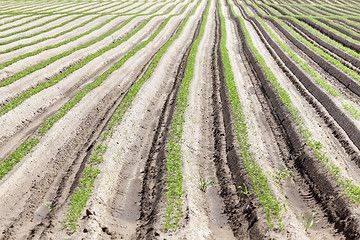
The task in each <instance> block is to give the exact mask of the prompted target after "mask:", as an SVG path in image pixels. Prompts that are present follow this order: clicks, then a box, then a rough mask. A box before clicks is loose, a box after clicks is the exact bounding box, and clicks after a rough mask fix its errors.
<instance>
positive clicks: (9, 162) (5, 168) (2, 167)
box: [0, 3, 179, 179]
mask: <svg viewBox="0 0 360 240" xmlns="http://www.w3.org/2000/svg"><path fill="white" fill-rule="evenodd" d="M178 4H179V3H178ZM178 4H176V5H175V6H173V7H172V8H171V9H170V10H169V11H168V12H170V11H171V10H172V9H174V8H175V7H176V6H177V5H178ZM168 12H167V13H168ZM167 13H163V14H160V15H165V14H167ZM155 16H159V15H153V16H152V18H153V17H155ZM144 26H145V25H144V24H143V25H142V26H141V27H142V28H143V27H144ZM139 30H140V29H138V30H137V31H136V30H135V31H134V32H132V33H131V34H130V35H128V36H126V37H125V38H124V39H126V40H128V39H129V38H130V37H131V36H133V35H134V34H135V33H136V32H138V31H139ZM124 39H123V40H122V41H119V42H116V43H114V45H112V47H115V46H118V45H120V43H122V42H124V41H126V40H124ZM140 46H141V45H140ZM134 53H135V51H134V50H133V51H131V52H130V53H128V54H127V55H125V56H124V57H123V58H122V61H125V60H124V59H126V60H127V59H128V58H130V57H131V56H132V55H133V54H134ZM100 54H101V53H100ZM95 57H96V56H95V55H93V56H92V57H88V59H87V62H90V61H91V60H92V59H94V58H95ZM87 62H86V63H87ZM121 64H122V62H121ZM84 65H85V64H82V65H76V66H73V67H72V68H71V69H68V70H67V71H65V72H63V73H62V74H61V75H59V76H57V77H56V78H55V79H52V82H50V83H49V84H52V85H54V84H55V83H56V82H58V81H60V80H61V79H62V78H64V77H65V76H67V75H69V74H70V73H72V72H74V71H75V70H77V69H80V68H81V67H83V66H84ZM116 66H117V65H114V66H112V67H111V68H110V69H109V70H107V71H106V72H105V73H104V74H103V75H101V76H102V77H99V78H98V79H97V80H96V81H95V82H93V83H91V84H89V85H87V87H86V89H84V90H82V91H80V92H78V93H77V94H76V96H75V97H74V99H72V100H71V101H69V102H67V103H66V104H65V105H64V106H63V107H61V108H60V110H59V111H58V113H56V114H54V115H53V116H51V117H49V118H48V119H46V121H45V122H44V123H43V124H42V125H41V127H40V128H39V129H38V130H37V132H36V134H35V135H36V136H34V137H31V138H29V139H28V140H27V141H25V142H23V143H22V144H21V145H20V147H18V148H17V149H16V150H15V152H14V153H12V154H10V155H9V156H8V157H7V158H6V159H5V160H4V161H3V162H1V163H0V179H1V178H2V177H3V176H5V174H6V173H8V172H9V171H10V170H11V169H12V168H13V167H14V166H15V165H16V164H17V163H18V162H19V161H20V160H21V159H22V158H23V157H24V156H25V155H26V154H28V153H29V152H30V151H31V150H32V149H33V148H34V147H35V146H36V145H37V144H38V143H39V141H40V139H41V138H42V136H43V135H45V133H46V132H48V131H49V130H50V128H51V127H52V126H53V125H54V124H55V123H56V122H57V121H58V120H59V119H60V118H62V117H63V116H65V114H66V113H67V112H68V111H70V110H71V109H72V108H73V107H74V106H75V105H76V104H77V103H78V102H79V101H80V100H81V99H82V98H83V97H84V96H85V95H87V94H88V93H89V92H90V91H91V90H93V89H94V88H96V87H97V86H99V85H100V84H101V83H102V82H103V81H104V80H105V79H106V77H107V76H108V75H109V74H110V73H111V72H113V71H114V70H115V68H116ZM119 67H120V66H119ZM45 87H46V86H45ZM37 91H39V89H38V90H37Z"/></svg>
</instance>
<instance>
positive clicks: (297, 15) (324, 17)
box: [263, 4, 360, 34]
mask: <svg viewBox="0 0 360 240" xmlns="http://www.w3.org/2000/svg"><path fill="white" fill-rule="evenodd" d="M263 5H264V4H263ZM267 5H269V6H272V5H275V6H277V7H278V8H281V9H282V10H283V11H285V12H287V14H288V15H287V16H282V17H291V16H295V17H302V18H311V19H314V17H313V16H309V15H303V14H302V13H300V12H299V11H298V10H296V9H295V8H292V10H293V11H294V12H297V14H296V15H294V14H293V13H291V12H290V11H288V10H287V9H286V8H284V7H283V5H279V4H267ZM346 6H347V5H346ZM302 9H304V8H302ZM305 10H307V9H305ZM312 13H313V14H316V15H317V16H316V18H323V19H326V20H328V21H329V22H331V23H333V24H335V25H337V26H339V27H341V28H344V29H346V30H350V31H351V32H352V33H354V34H358V33H357V32H355V31H353V30H351V29H349V28H345V27H344V26H343V25H341V24H338V23H336V22H334V21H333V20H331V19H332V18H336V19H340V20H343V21H346V22H348V23H349V24H352V25H354V26H357V27H360V24H359V23H357V22H355V21H351V20H350V19H349V18H348V17H351V16H348V17H345V16H337V15H331V16H324V15H319V14H318V13H315V12H312ZM279 16H280V15H279Z"/></svg>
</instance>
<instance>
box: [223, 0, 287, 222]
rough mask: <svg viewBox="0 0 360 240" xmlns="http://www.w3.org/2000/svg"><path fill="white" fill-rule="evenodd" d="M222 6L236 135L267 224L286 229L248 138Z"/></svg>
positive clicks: (228, 84) (226, 63)
mask: <svg viewBox="0 0 360 240" xmlns="http://www.w3.org/2000/svg"><path fill="white" fill-rule="evenodd" d="M221 9H222V7H221V4H220V17H221V43H220V47H221V57H222V62H223V65H224V69H225V81H226V87H227V91H228V96H229V100H230V105H231V109H232V113H233V117H234V125H235V130H236V136H237V139H238V143H239V146H240V152H241V156H242V159H243V162H244V165H245V169H246V171H247V173H248V174H249V176H250V179H251V182H252V189H253V190H252V191H253V192H254V193H255V194H256V196H257V197H258V199H259V200H260V203H261V205H262V208H263V209H264V211H265V213H266V219H267V224H268V225H269V227H270V228H273V227H274V225H275V223H277V224H278V227H279V228H280V229H282V228H283V227H284V223H283V221H282V216H281V209H282V207H281V204H280V202H279V201H278V200H277V199H276V197H275V196H274V195H273V193H272V192H271V190H270V188H269V182H268V179H267V177H266V175H265V174H264V173H263V171H262V169H261V168H260V167H259V166H258V165H257V163H256V160H255V158H254V155H253V153H252V151H251V149H250V148H251V144H250V142H249V137H248V134H249V132H248V129H247V123H246V116H245V114H244V113H243V106H242V104H241V102H240V98H239V95H238V92H237V89H236V84H235V80H234V73H233V71H232V67H231V62H230V58H229V54H228V49H227V47H226V38H227V37H226V33H227V30H226V26H225V17H224V15H223V13H222V10H221ZM240 20H241V24H242V27H243V29H244V30H246V29H245V23H244V20H243V19H242V18H240ZM245 32H246V36H247V39H246V40H247V41H248V43H249V45H250V42H249V40H250V41H251V39H250V38H249V37H250V36H249V33H248V32H247V31H245Z"/></svg>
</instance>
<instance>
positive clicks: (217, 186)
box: [0, 0, 360, 240]
mask: <svg viewBox="0 0 360 240" xmlns="http://www.w3.org/2000/svg"><path fill="white" fill-rule="evenodd" d="M269 2H270V3H269ZM280 2H281V3H280ZM284 2H288V4H284ZM294 2H295V1H275V0H272V1H233V0H231V1H229V0H220V1H215V0H194V1H124V2H119V1H91V2H88V1H79V2H78V1H77V2H75V1H69V2H62V1H46V2H45V1H43V2H40V1H36V2H31V3H30V2H28V1H17V2H11V1H1V4H0V13H1V15H0V64H1V65H0V108H1V109H0V163H4V162H6V161H7V159H9V156H11V154H13V153H14V152H16V151H17V149H20V148H21V146H22V144H23V143H24V142H25V141H27V140H29V139H31V138H33V137H35V138H37V139H39V142H38V143H37V144H35V145H34V146H32V147H31V150H30V151H28V153H26V154H24V156H22V157H21V158H20V160H19V161H18V162H17V163H16V164H14V167H13V168H12V169H9V171H8V172H6V174H3V175H2V177H1V179H0V193H1V194H0V235H1V239H6V240H7V239H327V240H328V239H358V238H360V212H359V208H358V206H357V205H356V203H354V201H352V200H351V199H349V197H348V195H347V194H346V192H345V191H344V189H343V188H342V187H341V186H340V185H339V182H338V181H337V179H335V178H334V177H333V176H332V175H331V174H330V173H329V172H328V171H327V170H326V168H325V167H324V165H323V164H322V163H321V162H320V160H318V159H317V157H316V156H315V154H314V153H313V152H312V150H311V149H310V147H309V146H308V145H307V143H306V141H305V139H304V136H302V134H301V132H300V130H299V127H298V125H297V123H296V121H295V120H294V119H293V118H292V116H291V114H290V112H289V110H288V109H286V107H285V106H284V104H283V103H282V102H281V99H280V97H279V95H278V94H277V92H276V89H275V87H274V86H273V85H271V83H270V81H269V80H268V79H267V77H266V75H265V72H264V70H263V69H262V68H261V66H260V64H259V62H258V61H257V60H256V58H255V55H254V53H253V52H252V51H251V49H250V47H249V44H248V42H247V41H246V34H245V32H244V27H245V28H246V29H247V31H248V33H249V35H250V37H251V39H252V41H253V44H254V46H255V48H256V49H258V52H259V54H261V56H263V58H264V59H265V64H266V65H267V66H268V67H269V69H270V70H271V71H272V72H273V73H274V75H275V77H276V79H277V81H278V82H279V83H280V85H281V87H282V88H283V89H285V90H286V92H287V93H288V94H289V96H290V99H291V101H292V103H293V106H294V107H295V108H296V109H298V111H299V113H300V115H301V117H302V121H303V123H304V125H305V126H306V127H307V129H309V131H310V132H311V133H312V136H313V137H314V139H316V140H317V141H319V142H321V144H322V147H323V149H324V151H325V152H326V154H327V156H329V159H330V160H329V161H330V162H331V163H332V164H334V165H335V166H337V167H338V169H340V170H339V171H340V172H341V174H342V176H344V178H345V179H351V180H353V183H354V184H357V185H359V183H360V169H359V166H360V165H359V162H360V155H359V154H360V150H359V149H360V120H359V118H360V117H359V118H356V117H355V116H354V115H351V114H350V113H349V111H347V110H346V109H345V108H343V105H342V103H343V102H346V103H348V104H351V105H352V106H353V108H354V109H355V111H359V110H360V83H359V82H358V80H356V79H355V78H354V77H352V76H350V75H349V74H347V73H345V72H344V71H343V70H342V69H340V68H339V67H337V66H335V65H334V64H332V63H330V62H329V61H328V60H327V59H325V58H324V57H322V56H320V55H319V54H318V53H316V52H315V50H314V49H312V48H310V47H308V46H306V45H305V44H303V43H301V42H300V41H299V40H298V39H297V38H295V37H293V35H292V34H291V33H289V32H287V30H286V28H284V27H283V26H282V25H280V24H279V23H278V21H277V20H274V19H275V18H273V17H272V16H273V15H275V13H277V14H278V15H279V16H280V17H279V18H280V19H283V20H284V22H285V23H286V24H288V25H289V26H291V27H292V28H293V29H294V30H295V31H296V32H297V33H298V34H300V35H302V36H303V37H304V38H306V39H307V40H309V41H310V42H311V43H313V44H314V45H316V46H318V47H319V48H320V49H322V50H323V51H324V52H327V53H328V54H331V56H332V57H334V58H335V59H337V60H338V61H339V62H341V63H342V64H344V65H345V66H347V67H348V68H349V69H352V70H353V71H354V72H355V73H356V74H359V73H360V70H359V69H360V64H359V61H360V59H359V58H356V57H353V55H351V54H349V52H347V51H344V50H340V49H338V48H337V47H334V46H335V45H332V44H331V43H329V42H326V41H325V40H322V38H320V37H319V36H315V34H313V33H312V32H310V31H309V30H308V29H307V28H305V27H304V26H302V25H300V24H299V23H297V22H295V20H292V19H291V18H288V17H286V14H289V12H290V13H293V14H299V13H302V14H303V15H305V14H306V13H309V14H310V13H311V14H315V13H317V14H321V15H323V16H328V15H329V14H336V13H334V12H332V11H334V9H333V8H334V6H338V7H341V8H340V9H342V10H341V11H339V12H338V14H339V15H341V14H345V13H347V14H349V15H356V14H358V13H359V12H360V7H359V5H358V4H357V3H356V1H351V3H344V1H340V0H331V1H326V3H325V1H305V0H304V1H296V2H299V3H300V2H301V3H303V4H304V6H303V7H302V8H300V7H298V6H297V5H296V4H294ZM309 2H313V3H315V4H318V5H321V6H323V7H322V8H319V9H318V10H317V12H315V13H314V11H315V10H314V9H313V8H311V9H312V11H311V12H306V9H307V6H308V5H309V4H308V3H309ZM328 2H332V4H334V5H333V6H332V7H330V5H329V8H327V7H326V6H327V3H328ZM256 4H257V5H256ZM347 4H348V5H349V6H347ZM256 6H258V7H256ZM351 6H353V9H352V10H350V7H351ZM208 7H209V12H208V16H207V18H206V21H205V14H206V12H207V11H206V9H207V8H208ZM245 7H246V8H247V9H248V11H246V9H245ZM308 7H309V9H310V6H308ZM232 9H233V10H232ZM259 9H261V10H262V11H263V12H260V10H259ZM285 10H287V11H285ZM191 13H193V15H191V16H190V18H189V20H188V21H187V22H186V24H185V25H184V27H183V28H182V27H180V26H181V24H182V22H183V21H184V20H185V18H186V16H188V15H190V14H191ZM264 13H266V14H267V15H264ZM250 14H253V15H254V16H251V15H250ZM221 15H223V16H224V20H225V28H226V32H224V31H223V30H222V28H221V23H222V22H221V21H222V20H221ZM236 15H238V16H239V17H240V18H242V19H243V20H244V23H245V25H244V26H242V25H241V22H240V20H239V18H238V16H236ZM303 15H301V16H300V15H299V17H298V18H297V19H300V20H301V21H303V22H305V23H307V24H308V25H307V26H310V27H312V28H313V29H316V31H318V32H319V33H320V34H322V35H324V36H327V37H328V38H329V39H331V40H332V41H335V42H337V43H340V44H342V46H345V47H347V48H349V49H352V51H355V52H357V53H359V48H358V47H359V46H360V45H359V43H358V42H357V39H358V38H359V39H360V27H359V24H356V21H358V19H357V18H355V17H354V19H352V18H350V17H349V18H348V19H350V20H351V21H346V20H344V19H343V18H336V19H335V20H333V22H326V18H324V19H322V22H324V23H325V24H328V26H332V27H334V28H335V27H336V28H338V25H336V24H335V23H338V24H344V25H345V26H347V27H348V28H349V29H352V31H351V32H350V33H351V34H348V36H349V38H351V39H349V38H346V37H344V36H343V35H341V34H339V32H335V31H333V32H331V31H330V30H329V29H328V28H325V27H324V26H322V25H320V24H318V23H313V22H311V21H310V20H309V18H306V17H304V16H303ZM255 16H259V17H260V18H261V19H263V21H264V22H265V23H266V25H267V26H268V28H269V29H271V30H272V31H273V32H274V33H275V34H276V36H278V38H279V39H280V40H281V41H282V42H283V43H285V44H286V46H288V47H289V48H290V49H291V51H292V52H294V53H296V54H297V55H298V56H299V58H301V59H302V60H303V62H304V63H306V64H307V65H308V66H310V67H311V68H312V69H313V71H314V72H316V73H317V74H318V75H319V76H320V77H321V78H322V79H325V80H326V81H327V82H328V83H329V84H331V86H332V87H333V88H334V89H336V90H337V91H339V92H340V93H341V94H342V96H343V98H342V99H341V101H342V102H341V101H340V100H339V98H336V97H334V96H333V95H331V94H329V92H327V91H326V90H325V89H324V88H322V87H321V86H320V85H319V84H318V83H317V82H316V81H315V79H314V77H313V76H311V75H310V74H309V73H307V72H306V71H305V70H304V69H303V68H302V67H301V65H300V64H298V63H296V62H295V61H294V60H293V59H292V58H291V57H290V56H289V54H288V53H286V52H285V51H284V50H283V49H282V48H281V47H280V46H279V44H277V43H276V42H275V41H274V40H273V38H272V37H270V36H269V33H268V32H267V30H266V29H265V28H264V25H262V24H260V21H259V19H258V18H256V17H255ZM314 16H317V15H314ZM329 16H330V15H329ZM331 16H333V15H331ZM37 18H38V19H37ZM93 18H94V19H93ZM168 18H169V19H170V20H167V19H168ZM319 19H320V18H319ZM166 21H168V22H166ZM163 23H166V25H165V27H162V26H164V25H163ZM202 24H205V30H204V33H203V37H202V38H201V41H200V43H199V45H198V49H197V53H196V57H195V59H190V58H189V56H190V51H191V49H192V48H193V46H194V44H195V41H196V39H198V37H199V33H200V29H201V25H202ZM119 26H122V27H120V28H119ZM159 29H160V32H159V34H158V35H156V36H155V38H154V39H153V40H152V41H150V42H148V43H147V41H146V40H147V39H149V38H151V37H152V35H153V34H155V33H156V32H157V31H158V30H159ZM339 29H340V30H341V31H345V30H344V29H343V28H339ZM178 32H179V33H180V34H179V36H178V37H177V38H176V40H175V41H174V42H173V43H172V44H171V45H170V46H169V48H167V50H166V51H165V52H164V53H163V56H162V57H161V59H160V61H159V62H158V65H157V67H156V68H155V69H154V70H153V72H152V75H151V76H150V78H149V79H148V80H147V81H146V82H145V83H144V84H143V85H142V87H141V88H140V90H139V92H138V93H137V94H136V96H135V98H134V100H133V101H132V102H131V105H130V107H129V108H128V109H127V111H126V112H125V114H124V115H123V118H122V120H121V122H120V124H118V125H117V126H115V128H114V129H113V133H112V134H111V136H110V137H109V138H108V139H107V140H106V144H107V149H106V151H105V153H104V154H103V156H102V157H103V161H102V162H101V163H100V164H99V165H98V169H99V170H100V171H101V172H100V174H99V175H98V176H97V178H96V179H95V182H94V187H93V191H92V193H91V195H90V198H89V200H88V201H87V202H86V204H85V207H84V209H83V210H82V214H81V217H80V218H79V219H78V226H77V230H76V231H72V230H71V229H69V228H66V227H65V226H64V222H65V221H66V217H65V216H66V214H67V211H68V208H69V204H70V201H71V197H72V196H73V194H74V192H75V191H76V189H77V188H78V187H79V183H80V180H81V178H82V176H83V174H84V169H85V168H86V167H87V166H88V165H89V162H90V158H91V156H92V154H93V152H94V151H95V150H96V149H95V148H96V145H97V144H98V143H99V142H101V141H102V136H101V135H102V133H103V132H104V130H105V129H106V127H107V125H108V123H109V121H110V119H111V118H112V117H113V115H114V113H115V112H116V109H117V108H118V107H119V106H120V105H121V104H122V103H123V101H124V99H125V98H126V96H127V94H129V92H130V89H131V88H132V87H133V86H135V85H134V84H135V83H136V82H137V81H138V80H139V79H141V78H142V76H143V75H144V74H145V73H146V72H147V70H148V69H149V66H151V63H152V62H153V60H154V59H156V55H157V54H158V53H159V52H161V49H163V46H164V45H165V44H166V43H167V42H168V41H170V39H172V37H173V36H175V35H176V33H178ZM223 34H226V39H227V40H226V48H227V50H228V55H229V58H230V62H228V63H224V61H223V59H222V54H221V48H220V44H221V39H222V36H223ZM345 34H346V32H345ZM102 51H103V52H102ZM100 52H101V54H99V53H100ZM30 53H31V54H30ZM129 53H132V54H131V55H130V57H127V56H129V55H128V54H129ZM96 54H98V56H96V57H92V56H95V55H96ZM125 57H126V60H125V61H123V62H122V63H121V65H117V63H118V62H119V61H122V59H124V58H125ZM191 62H194V63H195V64H194V75H193V77H192V80H191V83H190V85H189V95H188V99H187V107H186V112H185V114H184V125H183V134H182V138H181V143H180V144H181V159H182V174H183V183H182V184H183V185H182V188H183V191H184V194H183V195H182V202H183V208H182V211H183V214H182V216H181V220H180V226H179V228H178V229H177V230H176V231H169V232H164V230H163V225H164V222H165V218H166V203H167V198H166V194H165V193H166V192H167V190H168V189H167V185H166V183H167V168H166V157H167V153H168V143H169V141H170V138H171V129H172V122H173V119H174V115H175V111H176V108H177V104H176V103H177V100H178V98H179V91H180V86H181V83H182V80H183V79H184V76H185V73H186V70H187V68H188V67H189V64H190V63H191ZM224 64H230V65H231V68H232V71H233V73H234V81H235V85H236V91H237V93H238V95H239V100H240V102H241V104H242V105H243V109H242V110H243V112H244V115H245V121H246V124H247V131H248V138H249V143H250V144H251V146H250V151H251V152H252V154H253V156H254V158H255V161H256V164H257V165H258V166H259V168H261V169H262V172H263V173H264V174H265V176H266V177H267V179H268V183H269V188H270V189H271V192H272V194H273V195H274V196H275V198H276V199H277V200H278V201H280V202H281V204H282V206H281V207H282V210H281V216H282V221H283V222H284V229H281V228H282V227H281V226H279V225H277V224H275V225H274V226H272V227H269V225H268V224H267V219H266V214H265V211H264V209H263V207H262V204H261V202H260V201H259V198H258V196H256V195H255V193H253V192H252V188H251V186H252V180H251V178H250V176H249V173H248V172H247V171H246V166H245V164H244V161H243V157H242V151H241V149H240V147H239V139H238V136H237V132H236V129H235V128H236V126H235V121H234V118H235V115H234V113H233V111H232V107H231V99H230V98H229V91H228V89H227V85H226V80H225V79H226V74H228V73H227V72H226V71H225V68H224ZM115 66H117V67H116V69H115V70H114V71H112V72H111V73H109V74H107V75H106V78H105V79H104V81H103V82H102V83H101V84H100V85H98V86H97V87H95V88H93V89H91V90H89V91H88V92H87V93H86V95H85V96H84V97H83V98H82V99H81V100H80V101H78V102H76V104H75V105H74V106H73V107H72V108H70V109H69V110H67V112H66V113H65V114H63V115H61V117H59V118H58V119H57V120H56V121H55V122H54V123H53V125H51V126H50V127H49V129H48V131H47V132H46V133H44V134H40V135H39V133H38V129H40V128H41V127H43V126H44V122H45V121H46V119H48V118H50V117H52V116H55V115H56V114H60V113H62V111H63V110H61V109H62V107H63V106H64V105H65V104H67V103H69V102H71V101H73V100H76V99H77V96H78V93H79V92H81V91H83V90H85V89H88V86H92V85H91V84H93V83H95V82H97V81H98V80H99V79H102V76H104V73H107V72H108V71H109V69H114V68H115ZM55 80H56V82H55ZM42 86H43V87H42ZM37 89H38V90H37ZM359 116H360V115H359ZM24 151H25V150H24ZM4 166H5V165H4V164H3V165H1V166H0V167H1V168H5V167H4ZM1 171H4V170H3V169H1ZM281 171H283V172H285V171H289V172H291V174H290V175H291V176H289V177H286V178H283V179H281V180H280V181H279V179H276V177H274V176H276V174H277V173H279V172H281ZM200 179H203V180H205V181H207V182H208V181H211V180H212V181H214V184H212V185H210V186H209V187H208V188H207V189H206V191H205V192H204V191H201V189H200ZM243 186H248V188H249V194H244V192H242V191H241V190H240V188H242V187H243ZM311 217H313V221H314V222H313V223H314V224H313V225H312V226H311V227H309V228H308V229H307V228H306V221H304V219H305V220H308V222H309V221H310V220H311V219H312V218H311Z"/></svg>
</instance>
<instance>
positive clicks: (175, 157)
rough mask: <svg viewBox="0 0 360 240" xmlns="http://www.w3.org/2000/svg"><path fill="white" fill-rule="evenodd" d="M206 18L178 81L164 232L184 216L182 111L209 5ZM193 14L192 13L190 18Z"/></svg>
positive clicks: (168, 156)
mask: <svg viewBox="0 0 360 240" xmlns="http://www.w3.org/2000/svg"><path fill="white" fill-rule="evenodd" d="M207 4H208V5H207V8H206V12H205V14H203V19H202V22H201V26H200V31H199V35H198V36H197V37H196V39H195V41H194V43H193V45H192V48H191V50H190V53H189V57H188V62H187V66H186V71H185V76H184V78H183V79H182V81H181V85H180V89H179V93H178V96H177V101H176V110H175V113H174V116H173V120H172V125H171V131H170V141H169V143H168V145H167V156H166V163H165V165H166V170H167V180H166V188H167V191H166V193H165V195H166V200H167V201H166V215H165V223H164V225H163V228H164V231H165V232H167V231H169V230H176V229H177V228H178V227H179V222H180V220H181V216H182V215H183V211H182V208H183V203H182V195H183V194H184V191H183V190H182V185H183V173H182V158H181V139H182V134H183V127H184V123H185V111H186V107H187V104H188V103H187V102H188V95H189V87H190V83H191V80H192V78H193V75H194V67H195V61H196V53H197V50H198V46H199V44H200V41H201V39H202V38H203V36H204V32H205V25H206V22H207V18H208V15H209V9H210V3H209V2H208V3H207ZM194 13H195V11H194V12H193V14H194Z"/></svg>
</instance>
